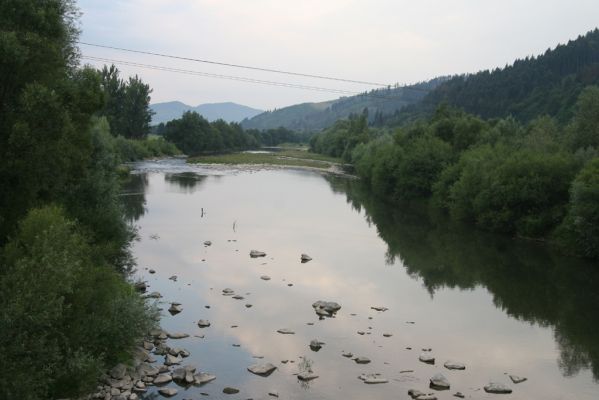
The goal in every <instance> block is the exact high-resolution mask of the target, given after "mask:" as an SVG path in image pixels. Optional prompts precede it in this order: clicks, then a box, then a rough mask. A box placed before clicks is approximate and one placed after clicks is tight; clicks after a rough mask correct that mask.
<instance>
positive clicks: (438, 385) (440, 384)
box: [430, 373, 450, 390]
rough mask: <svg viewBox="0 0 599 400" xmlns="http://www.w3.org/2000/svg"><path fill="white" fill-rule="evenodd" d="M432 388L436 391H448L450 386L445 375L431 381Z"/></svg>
mask: <svg viewBox="0 0 599 400" xmlns="http://www.w3.org/2000/svg"><path fill="white" fill-rule="evenodd" d="M430 387H431V389H436V390H448V389H449V387H450V385H449V381H448V380H447V378H446V377H445V376H443V374H441V373H438V374H435V375H433V377H432V378H431V379H430Z"/></svg>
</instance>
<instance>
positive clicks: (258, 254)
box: [250, 250, 266, 258]
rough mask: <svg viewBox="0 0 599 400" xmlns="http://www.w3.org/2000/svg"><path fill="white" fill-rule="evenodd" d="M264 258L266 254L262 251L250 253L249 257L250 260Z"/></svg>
mask: <svg viewBox="0 0 599 400" xmlns="http://www.w3.org/2000/svg"><path fill="white" fill-rule="evenodd" d="M265 256H266V253H265V252H263V251H259V250H252V251H250V257H252V258H257V257H265Z"/></svg>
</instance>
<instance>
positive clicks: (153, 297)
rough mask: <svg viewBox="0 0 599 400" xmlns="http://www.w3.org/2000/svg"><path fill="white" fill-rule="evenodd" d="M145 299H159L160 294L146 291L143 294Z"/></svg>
mask: <svg viewBox="0 0 599 400" xmlns="http://www.w3.org/2000/svg"><path fill="white" fill-rule="evenodd" d="M144 297H145V298H146V299H160V298H161V297H162V295H161V294H160V293H159V292H152V293H148V294H146V295H145V296H144Z"/></svg>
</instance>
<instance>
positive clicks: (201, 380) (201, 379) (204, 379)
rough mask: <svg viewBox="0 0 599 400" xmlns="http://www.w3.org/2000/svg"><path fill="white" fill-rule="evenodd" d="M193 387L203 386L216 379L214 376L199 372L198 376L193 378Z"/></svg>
mask: <svg viewBox="0 0 599 400" xmlns="http://www.w3.org/2000/svg"><path fill="white" fill-rule="evenodd" d="M193 378H194V382H193V383H194V384H195V385H203V384H205V383H208V382H212V381H213V380H215V379H216V375H212V374H207V373H205V372H200V373H199V374H195V375H194V376H193Z"/></svg>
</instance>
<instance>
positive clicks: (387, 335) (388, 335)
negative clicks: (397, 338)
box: [383, 333, 393, 337]
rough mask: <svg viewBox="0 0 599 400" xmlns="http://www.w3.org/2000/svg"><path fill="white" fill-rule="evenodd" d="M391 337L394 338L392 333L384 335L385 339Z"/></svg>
mask: <svg viewBox="0 0 599 400" xmlns="http://www.w3.org/2000/svg"><path fill="white" fill-rule="evenodd" d="M391 336H393V334H392V333H383V337H391Z"/></svg>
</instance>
